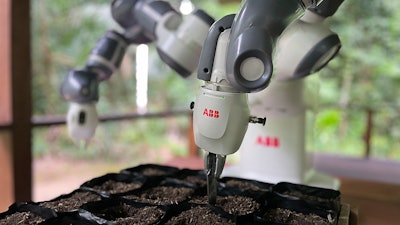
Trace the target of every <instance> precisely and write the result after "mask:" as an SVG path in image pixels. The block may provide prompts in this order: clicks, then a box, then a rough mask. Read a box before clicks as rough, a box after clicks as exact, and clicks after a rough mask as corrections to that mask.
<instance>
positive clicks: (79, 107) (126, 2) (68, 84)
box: [61, 0, 214, 142]
mask: <svg viewBox="0 0 400 225" xmlns="http://www.w3.org/2000/svg"><path fill="white" fill-rule="evenodd" d="M111 12H112V16H113V18H114V20H115V21H116V22H118V24H119V25H121V27H122V28H123V32H117V31H108V32H107V33H106V34H105V35H104V36H103V37H102V38H101V39H99V41H98V42H97V44H96V46H95V47H94V48H93V50H92V51H91V53H90V56H89V59H88V61H87V63H86V65H85V67H84V68H83V69H81V70H72V71H70V72H69V73H68V74H67V76H66V77H65V79H64V81H63V83H62V85H61V94H62V95H63V97H64V98H65V100H67V101H69V102H71V105H70V109H69V111H68V115H67V124H68V130H69V134H70V136H71V137H72V138H73V139H74V140H76V141H81V140H83V141H85V142H87V141H88V140H89V139H90V138H91V137H92V136H93V135H94V132H95V129H96V126H97V110H96V107H95V105H96V103H97V101H98V98H99V96H98V86H99V83H100V82H102V81H104V80H107V79H109V78H110V76H111V75H112V74H113V73H114V72H115V70H117V69H118V68H119V66H120V64H121V61H122V58H123V56H124V54H125V51H126V49H127V48H128V47H129V45H131V44H142V43H151V42H156V45H157V51H158V53H159V56H160V58H161V59H162V60H163V61H164V63H166V64H167V65H168V66H169V67H171V68H172V69H173V70H175V71H176V72H177V73H178V74H180V75H181V76H182V77H187V76H189V75H190V74H191V73H192V72H193V71H194V70H195V69H196V68H197V64H198V60H199V57H200V52H201V48H202V45H203V42H204V39H205V38H206V35H207V32H208V29H209V27H210V26H211V24H212V23H213V22H214V20H213V19H212V18H211V17H210V16H209V15H207V14H206V13H205V12H204V11H202V10H195V11H194V12H193V13H192V14H190V15H188V16H187V17H185V18H183V17H182V15H181V14H180V13H178V12H177V11H175V10H174V9H173V8H172V6H171V5H170V4H169V3H168V2H165V1H153V0H136V1H133V0H114V1H113V2H112V4H111Z"/></svg>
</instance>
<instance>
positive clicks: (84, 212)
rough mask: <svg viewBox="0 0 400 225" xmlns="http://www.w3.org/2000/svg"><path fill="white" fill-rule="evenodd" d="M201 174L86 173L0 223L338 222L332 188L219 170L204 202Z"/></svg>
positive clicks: (16, 208) (152, 170)
mask: <svg viewBox="0 0 400 225" xmlns="http://www.w3.org/2000/svg"><path fill="white" fill-rule="evenodd" d="M206 180H207V177H206V174H205V172H204V171H203V170H190V169H178V168H175V167H171V166H162V165H155V164H145V165H140V166H137V167H132V168H128V169H125V170H122V171H121V172H120V173H110V174H105V175H104V176H100V177H97V178H93V179H91V180H89V181H87V182H85V183H83V184H82V185H81V187H80V188H79V189H77V190H75V191H73V192H71V193H69V194H66V195H61V196H59V197H57V198H55V199H52V200H50V201H44V202H39V203H15V204H13V205H11V206H10V208H9V210H8V211H6V212H4V213H2V214H0V225H3V224H11V225H12V224H17V222H9V221H6V220H5V219H6V218H11V217H13V216H15V217H18V216H20V217H21V216H22V219H24V218H25V220H27V219H30V218H33V219H36V221H37V222H35V221H33V222H35V223H33V224H38V223H39V222H41V223H40V224H44V225H48V224H61V225H63V224H68V225H69V224H77V225H117V224H119V225H125V224H146V225H147V224H160V225H162V224H199V225H201V224H239V225H248V224H260V225H270V224H275V225H291V224H300V225H337V221H338V215H339V214H340V206H341V203H340V192H338V191H335V190H330V189H323V188H316V187H310V186H306V185H298V184H292V183H287V182H283V183H278V184H268V183H264V182H259V181H255V180H248V179H242V178H235V177H225V178H222V179H220V182H219V184H218V191H217V192H218V196H217V200H216V204H215V205H209V204H208V196H207V185H206V184H207V183H206ZM153 210H154V211H153ZM21 212H22V213H25V214H20V213H21ZM271 215H272V216H271ZM24 216H25V217H24ZM288 217H290V219H288ZM293 218H295V219H293ZM11 219H12V218H11ZM2 221H3V223H2ZM4 221H6V222H4ZM25 224H28V225H29V223H28V222H27V223H25Z"/></svg>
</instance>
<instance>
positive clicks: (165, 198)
mask: <svg viewBox="0 0 400 225" xmlns="http://www.w3.org/2000/svg"><path fill="white" fill-rule="evenodd" d="M193 193H194V190H193V189H192V188H187V187H173V186H158V187H153V188H150V189H147V190H144V191H142V192H141V193H139V194H138V195H127V196H123V198H126V199H131V200H138V201H141V202H148V203H153V204H161V205H168V204H178V203H180V202H183V201H185V200H186V199H188V198H189V197H190V196H191V195H192V194H193Z"/></svg>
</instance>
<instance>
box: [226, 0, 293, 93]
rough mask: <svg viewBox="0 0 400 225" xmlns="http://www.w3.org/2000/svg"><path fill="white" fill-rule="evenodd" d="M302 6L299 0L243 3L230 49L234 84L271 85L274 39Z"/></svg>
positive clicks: (257, 88)
mask: <svg viewBox="0 0 400 225" xmlns="http://www.w3.org/2000/svg"><path fill="white" fill-rule="evenodd" d="M300 8H301V5H300V4H299V2H298V1H297V0H285V1H280V0H268V1H266V0H251V1H250V0H249V1H246V2H245V3H244V5H243V7H242V9H241V10H240V12H239V14H238V15H237V18H236V19H235V21H234V24H233V25H232V31H231V36H230V39H231V41H230V43H229V46H228V51H227V55H228V57H227V62H226V70H227V71H226V72H227V77H228V79H229V81H230V83H231V84H232V86H233V87H235V88H236V89H238V90H240V91H242V92H255V91H260V90H262V89H264V88H266V87H267V86H268V84H269V81H270V79H271V76H272V71H273V66H272V51H273V48H274V44H275V41H276V39H277V37H278V36H279V35H280V34H281V32H282V31H283V30H284V29H285V27H286V26H287V24H288V23H289V22H290V20H291V19H293V17H294V15H295V13H296V12H297V11H298V10H299V9H300ZM255 68H256V69H255Z"/></svg>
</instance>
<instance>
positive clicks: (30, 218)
mask: <svg viewBox="0 0 400 225" xmlns="http://www.w3.org/2000/svg"><path fill="white" fill-rule="evenodd" d="M43 221H44V219H43V218H41V217H39V216H36V215H34V214H33V213H30V212H16V213H13V214H11V215H8V216H6V217H5V218H4V219H1V220H0V225H10V224H21V225H22V224H23V225H36V224H39V223H41V222H43Z"/></svg>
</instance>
